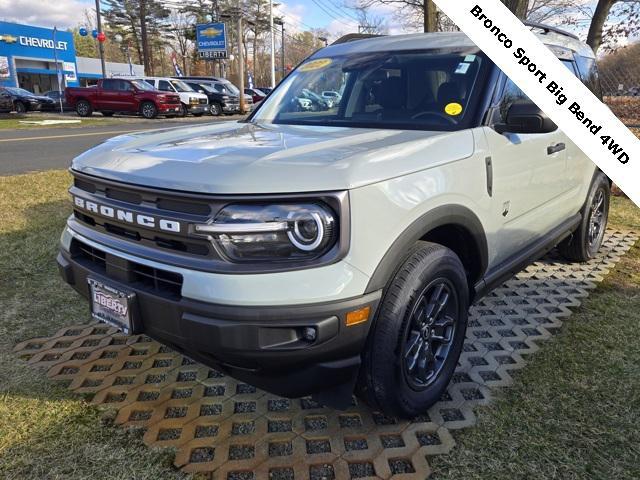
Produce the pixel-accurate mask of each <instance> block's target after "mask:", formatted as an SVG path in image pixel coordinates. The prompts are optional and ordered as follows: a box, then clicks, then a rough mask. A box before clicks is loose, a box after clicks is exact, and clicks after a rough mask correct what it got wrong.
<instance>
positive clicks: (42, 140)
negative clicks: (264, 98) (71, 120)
mask: <svg viewBox="0 0 640 480" xmlns="http://www.w3.org/2000/svg"><path fill="white" fill-rule="evenodd" d="M239 118H241V117H240V116H237V117H236V116H233V117H231V116H230V117H226V116H225V117H211V116H208V115H207V116H204V117H200V118H191V117H189V118H187V119H171V120H163V119H156V120H140V121H137V120H134V119H126V120H123V122H122V123H118V124H110V125H100V126H93V125H92V126H82V127H76V126H73V127H69V126H66V127H62V126H61V127H46V128H45V127H41V128H39V127H33V128H30V129H7V130H0V176H3V175H16V174H19V173H25V172H32V171H41V170H52V169H59V168H67V167H69V165H70V164H71V160H72V159H73V158H74V157H75V156H77V155H79V154H80V153H82V152H84V151H85V150H88V149H89V148H91V147H94V146H95V145H98V144H99V143H101V142H104V141H105V140H106V139H108V138H111V137H115V136H117V135H122V134H125V133H130V132H134V131H141V130H152V129H157V128H166V127H179V126H190V125H198V124H203V123H207V122H220V121H225V120H234V119H236V120H237V119H239Z"/></svg>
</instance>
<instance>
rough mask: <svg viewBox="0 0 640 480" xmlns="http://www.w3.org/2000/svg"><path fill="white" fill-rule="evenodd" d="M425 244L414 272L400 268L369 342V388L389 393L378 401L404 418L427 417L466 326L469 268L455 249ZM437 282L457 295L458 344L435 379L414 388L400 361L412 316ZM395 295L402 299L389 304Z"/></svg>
mask: <svg viewBox="0 0 640 480" xmlns="http://www.w3.org/2000/svg"><path fill="white" fill-rule="evenodd" d="M426 245H430V247H427V248H428V249H429V251H428V252H427V254H426V255H424V256H420V257H421V258H419V259H418V260H417V261H416V260H415V258H416V257H415V256H412V257H409V259H408V260H407V262H415V263H414V265H415V268H413V269H412V270H411V271H409V273H408V274H407V275H405V273H404V272H405V269H404V267H403V268H401V269H400V270H399V271H398V274H397V275H396V277H395V278H394V280H393V281H392V284H391V285H390V287H389V289H388V290H387V292H386V293H385V297H384V299H383V302H382V306H381V310H380V313H379V315H378V318H377V319H376V323H375V325H374V329H373V331H372V333H371V337H370V341H369V343H368V351H367V355H368V359H367V364H368V365H367V367H368V370H369V371H368V372H366V374H368V375H369V376H370V377H369V384H370V385H372V386H373V392H371V393H372V394H373V395H374V397H380V396H381V395H384V396H385V397H386V398H387V401H386V402H385V401H382V402H380V401H378V402H377V403H378V404H382V403H388V400H389V399H390V398H391V399H392V404H393V406H392V410H393V411H395V412H396V414H399V415H402V416H406V415H407V414H408V415H418V414H420V413H424V411H425V409H426V408H428V406H430V405H432V404H433V403H435V402H436V401H437V400H438V399H439V398H440V397H441V395H442V393H443V392H444V390H445V389H446V387H447V385H448V384H449V381H450V379H451V376H452V375H453V372H454V371H455V368H456V365H457V362H458V357H459V356H460V352H461V351H462V346H463V344H464V336H465V331H466V327H467V317H468V303H469V300H468V299H469V293H468V285H467V279H466V276H465V274H464V268H463V266H462V264H461V263H460V260H459V259H458V257H457V256H456V255H455V254H454V253H453V252H452V251H451V250H449V249H447V248H444V247H441V246H439V245H434V244H426ZM405 265H407V264H406V263H405ZM438 278H444V279H447V280H448V281H449V282H450V283H451V285H452V286H453V288H454V289H455V291H456V294H457V297H458V299H457V300H458V312H457V319H456V321H457V324H456V330H455V335H454V338H453V340H452V341H453V345H452V347H451V351H450V352H449V355H448V357H447V360H446V361H445V364H444V365H443V368H442V370H441V371H440V373H439V375H438V377H437V378H436V380H435V381H434V382H433V383H431V384H430V385H429V386H428V387H427V388H425V389H422V390H415V389H414V388H412V387H411V386H410V385H409V384H408V382H407V381H406V379H405V377H404V375H403V371H402V366H401V363H400V362H401V357H402V351H403V345H404V341H405V337H406V331H407V326H408V323H409V320H410V319H409V318H408V317H409V315H410V313H411V310H412V307H413V305H414V303H415V301H417V297H418V296H419V294H420V293H421V292H422V290H423V289H424V287H425V286H426V285H427V284H429V283H430V282H432V281H433V280H436V279H438ZM391 297H396V298H397V300H398V301H389V299H390V298H391ZM389 389H391V390H392V392H389ZM385 392H386V394H385Z"/></svg>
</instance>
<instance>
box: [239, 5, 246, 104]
mask: <svg viewBox="0 0 640 480" xmlns="http://www.w3.org/2000/svg"><path fill="white" fill-rule="evenodd" d="M243 49H244V45H243V44H242V12H238V63H239V65H238V72H239V74H240V81H239V83H240V85H239V87H240V112H241V113H244V110H245V105H244V52H243Z"/></svg>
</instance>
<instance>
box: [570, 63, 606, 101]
mask: <svg viewBox="0 0 640 480" xmlns="http://www.w3.org/2000/svg"><path fill="white" fill-rule="evenodd" d="M575 59H576V65H577V66H578V71H579V72H580V78H581V79H582V82H583V83H584V84H585V85H586V86H587V88H588V89H589V90H591V91H592V92H593V94H594V95H595V96H596V97H598V98H602V89H601V88H600V78H599V76H598V67H597V66H596V61H595V59H594V58H587V57H581V56H580V55H576V56H575Z"/></svg>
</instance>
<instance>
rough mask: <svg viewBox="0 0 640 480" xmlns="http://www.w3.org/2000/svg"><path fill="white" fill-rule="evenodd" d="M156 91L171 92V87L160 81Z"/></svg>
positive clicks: (164, 81) (167, 83)
mask: <svg viewBox="0 0 640 480" xmlns="http://www.w3.org/2000/svg"><path fill="white" fill-rule="evenodd" d="M158 90H162V91H163V92H173V91H174V90H173V87H171V84H170V83H169V82H167V81H166V80H160V81H159V82H158Z"/></svg>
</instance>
